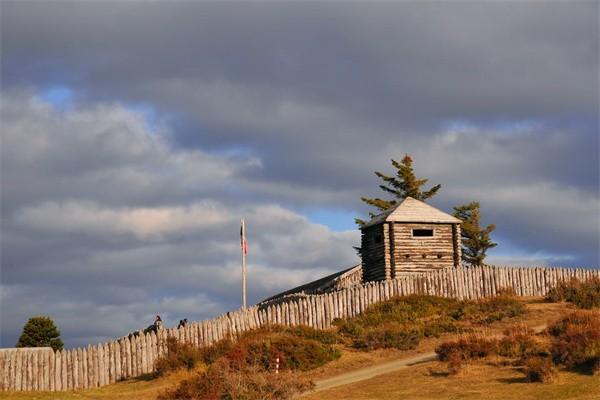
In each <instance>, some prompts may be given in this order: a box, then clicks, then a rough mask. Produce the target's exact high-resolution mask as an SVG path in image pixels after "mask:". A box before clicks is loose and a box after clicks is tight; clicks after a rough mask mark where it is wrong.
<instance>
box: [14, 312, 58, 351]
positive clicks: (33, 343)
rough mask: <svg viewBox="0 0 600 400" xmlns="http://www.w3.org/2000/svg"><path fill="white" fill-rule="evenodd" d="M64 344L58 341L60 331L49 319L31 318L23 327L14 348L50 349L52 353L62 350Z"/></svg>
mask: <svg viewBox="0 0 600 400" xmlns="http://www.w3.org/2000/svg"><path fill="white" fill-rule="evenodd" d="M63 346H64V344H63V341H62V340H61V339H60V331H59V330H58V328H57V327H56V325H55V324H54V321H53V320H52V318H50V317H43V316H39V317H31V318H29V321H27V323H26V324H25V326H24V327H23V333H21V336H20V337H19V341H18V342H17V345H16V347H52V349H53V350H54V351H56V350H62V348H63Z"/></svg>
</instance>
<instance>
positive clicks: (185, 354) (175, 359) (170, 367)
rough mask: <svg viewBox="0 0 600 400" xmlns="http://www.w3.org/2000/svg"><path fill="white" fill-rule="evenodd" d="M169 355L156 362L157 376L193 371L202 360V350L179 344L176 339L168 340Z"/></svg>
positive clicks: (170, 338)
mask: <svg viewBox="0 0 600 400" xmlns="http://www.w3.org/2000/svg"><path fill="white" fill-rule="evenodd" d="M167 349H168V352H167V354H165V355H163V356H162V357H160V358H159V359H158V360H156V361H155V364H154V367H155V375H156V376H163V375H165V374H166V373H168V372H171V371H175V370H177V369H181V368H187V369H193V368H194V367H195V366H196V365H197V363H198V362H199V361H201V360H202V350H201V349H198V348H195V347H193V346H191V345H189V344H186V343H179V342H178V341H177V339H175V338H174V337H169V338H168V339H167Z"/></svg>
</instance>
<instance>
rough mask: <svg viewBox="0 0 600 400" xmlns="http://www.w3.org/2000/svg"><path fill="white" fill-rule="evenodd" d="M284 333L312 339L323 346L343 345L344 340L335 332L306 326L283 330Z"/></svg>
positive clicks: (284, 328)
mask: <svg viewBox="0 0 600 400" xmlns="http://www.w3.org/2000/svg"><path fill="white" fill-rule="evenodd" d="M281 330H282V332H286V333H289V334H290V335H293V336H297V337H300V338H304V339H312V340H316V341H317V342H321V343H323V344H338V343H343V341H344V339H343V338H342V336H340V334H339V333H338V332H336V331H335V330H331V329H329V330H325V329H314V328H311V327H309V326H306V325H298V326H291V327H283V328H281Z"/></svg>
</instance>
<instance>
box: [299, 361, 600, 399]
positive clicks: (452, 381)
mask: <svg viewBox="0 0 600 400" xmlns="http://www.w3.org/2000/svg"><path fill="white" fill-rule="evenodd" d="M446 371H447V368H446V365H445V364H443V363H440V362H430V363H424V364H421V365H415V366H413V367H412V368H406V369H402V370H399V371H396V372H393V373H390V374H386V375H380V376H377V377H375V378H372V379H368V380H364V381H360V382H355V383H353V384H350V385H345V386H340V387H337V388H333V389H329V390H324V391H321V392H318V393H312V394H306V395H304V396H302V399H303V400H318V399H347V400H352V399H355V400H358V399H360V400H363V399H372V400H376V399H386V400H394V399H398V400H400V399H402V400H405V399H411V400H413V399H414V400H426V399H486V400H528V399H531V400H533V399H539V400H550V399H552V400H561V399H578V400H597V399H598V396H599V394H600V379H598V377H593V376H591V375H582V374H578V373H572V372H565V371H561V372H560V373H559V374H558V378H557V380H556V382H553V383H549V384H545V383H529V382H527V381H526V378H525V377H524V375H523V373H522V372H520V371H518V370H516V369H514V368H511V367H502V366H496V365H490V364H487V363H485V362H477V363H472V364H469V365H468V366H466V367H465V368H464V369H463V370H461V373H460V374H458V375H457V376H448V375H447V372H446Z"/></svg>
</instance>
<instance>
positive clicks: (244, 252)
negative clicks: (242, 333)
mask: <svg viewBox="0 0 600 400" xmlns="http://www.w3.org/2000/svg"><path fill="white" fill-rule="evenodd" d="M242 304H243V308H244V309H246V225H245V224H244V219H243V218H242Z"/></svg>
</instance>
